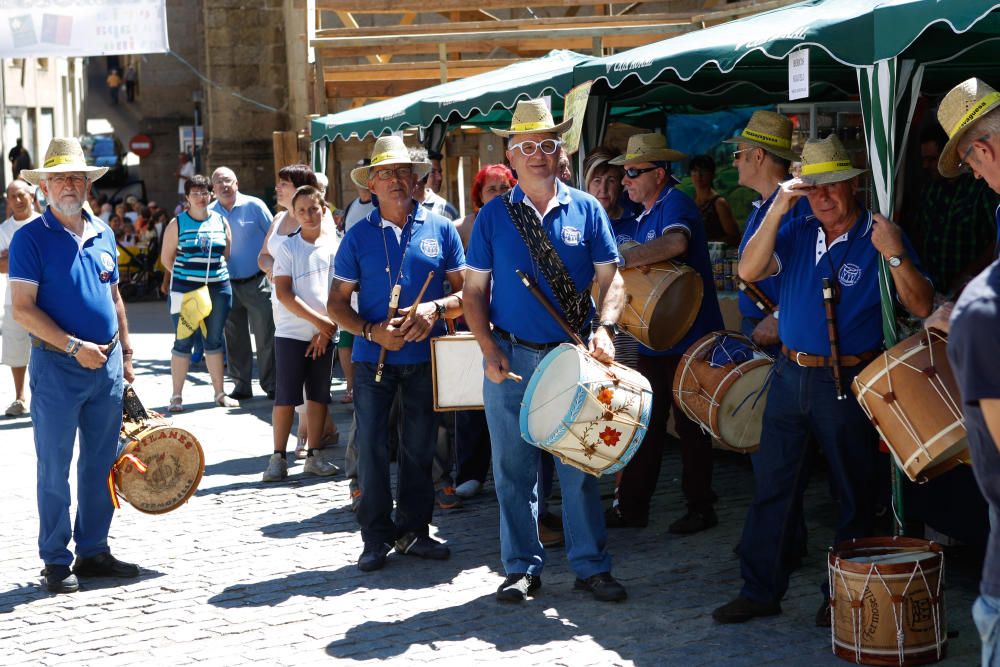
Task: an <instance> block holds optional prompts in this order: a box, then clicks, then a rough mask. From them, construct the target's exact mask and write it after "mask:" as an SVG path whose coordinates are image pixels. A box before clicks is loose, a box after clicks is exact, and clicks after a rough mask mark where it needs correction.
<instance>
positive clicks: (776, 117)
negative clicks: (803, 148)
mask: <svg viewBox="0 0 1000 667" xmlns="http://www.w3.org/2000/svg"><path fill="white" fill-rule="evenodd" d="M722 143H724V144H747V145H748V146H755V147H757V148H763V149H764V150H766V151H767V152H768V153H773V154H774V155H777V156H778V157H780V158H783V159H785V160H789V161H791V162H797V161H798V159H799V156H798V155H796V154H795V153H794V152H792V121H790V120H789V119H788V118H787V117H786V116H783V115H782V114H780V113H775V112H773V111H764V110H760V111H754V112H753V115H752V116H750V120H749V121H748V122H747V126H746V127H745V128H743V131H742V132H740V133H739V134H737V135H736V136H735V137H733V138H732V139H726V140H725V141H723V142H722Z"/></svg>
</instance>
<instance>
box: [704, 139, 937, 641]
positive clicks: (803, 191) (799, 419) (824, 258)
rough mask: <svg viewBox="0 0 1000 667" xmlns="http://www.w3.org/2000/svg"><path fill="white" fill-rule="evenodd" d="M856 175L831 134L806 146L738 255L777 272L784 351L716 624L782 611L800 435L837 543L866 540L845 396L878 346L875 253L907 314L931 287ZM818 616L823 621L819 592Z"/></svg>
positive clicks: (861, 456) (870, 469)
mask: <svg viewBox="0 0 1000 667" xmlns="http://www.w3.org/2000/svg"><path fill="white" fill-rule="evenodd" d="M864 172H865V170H864V169H856V168H854V166H853V165H852V164H851V159H850V154H849V153H848V152H847V150H846V149H845V148H844V146H843V145H842V144H841V143H840V140H839V139H838V138H837V137H836V135H831V136H829V137H827V138H826V139H823V140H813V141H809V142H807V143H806V145H805V147H804V148H803V150H802V171H801V176H800V177H799V178H794V179H791V180H788V181H785V182H783V183H782V184H781V188H780V190H779V191H778V193H777V195H776V196H775V198H774V201H773V203H772V204H771V207H770V209H769V210H768V212H767V215H766V216H765V217H764V220H763V222H762V223H761V225H760V227H759V228H758V230H757V231H756V233H755V234H754V235H753V237H752V238H751V239H750V240H749V241H748V242H747V244H746V247H745V248H744V250H743V255H742V257H741V258H740V264H739V274H740V278H742V279H743V280H749V281H758V280H761V279H763V278H766V277H768V276H773V275H776V274H780V275H781V277H782V280H781V285H780V291H779V293H778V294H779V302H780V303H781V304H782V310H781V317H780V318H779V320H778V334H779V336H780V338H781V342H782V348H781V349H782V354H781V356H779V357H778V358H777V360H776V362H775V366H774V378H773V380H772V383H771V389H770V393H769V394H768V398H767V406H766V407H765V412H764V426H763V432H762V433H761V443H760V450H759V451H758V452H756V453H755V454H753V457H754V460H753V468H754V478H755V480H756V492H755V495H754V499H753V502H752V504H751V506H750V509H749V511H748V513H747V518H746V522H745V523H744V526H743V536H742V540H741V545H740V550H739V552H740V565H741V573H742V576H743V582H744V583H743V588H742V590H741V591H740V594H739V596H738V597H737V598H736V599H734V600H733V601H731V602H729V603H727V604H725V605H723V606H722V607H719V608H718V609H716V610H715V611H714V612H713V613H712V616H713V618H715V620H716V621H717V622H719V623H739V622H743V621H747V620H750V619H751V618H754V617H757V616H772V615H775V614H779V613H781V604H780V600H781V598H782V596H783V595H784V594H785V591H786V590H787V588H788V576H789V565H788V558H787V554H788V552H789V547H790V544H791V541H792V540H794V539H795V535H794V533H795V529H794V525H795V524H794V522H795V521H796V517H798V516H799V515H800V513H801V511H802V497H803V493H804V491H805V485H804V484H802V483H801V479H800V477H801V475H803V474H804V471H805V469H806V457H807V455H808V450H809V448H808V447H806V446H805V443H806V441H807V437H808V435H809V434H810V433H811V434H812V435H814V436H815V439H816V441H817V442H818V443H819V445H820V447H821V449H822V450H823V453H824V454H825V456H826V459H827V462H828V468H829V474H830V485H831V488H832V491H833V496H834V497H835V498H836V499H837V500H838V503H839V507H840V519H839V521H838V524H837V531H836V535H835V542H840V541H843V540H847V539H851V538H857V537H866V536H868V535H869V534H870V533H871V530H872V520H873V518H874V514H875V513H874V501H875V497H874V496H875V492H876V489H877V488H878V484H877V479H878V470H877V467H876V457H877V451H878V449H877V442H878V437H877V434H876V432H875V429H874V428H872V425H871V424H870V422H869V421H868V418H867V417H866V416H865V413H864V412H863V411H862V409H861V406H860V405H859V404H858V403H857V401H854V400H853V399H852V398H851V397H849V396H844V394H845V393H847V392H849V391H850V390H849V387H850V384H851V381H852V380H853V379H854V377H855V376H856V375H857V374H858V373H859V372H860V371H861V370H862V369H863V368H864V367H865V366H866V365H867V362H868V361H870V360H871V359H873V358H875V357H876V356H878V355H879V354H880V351H881V349H882V300H881V295H880V290H879V262H880V260H881V259H885V260H886V262H887V264H888V266H889V267H890V268H889V271H890V272H891V274H892V281H893V283H894V284H895V286H896V290H897V294H898V298H899V301H900V303H902V305H903V306H904V307H905V308H906V309H907V310H908V311H910V312H911V313H912V314H914V315H916V316H917V317H926V316H927V314H928V313H930V310H931V303H932V300H933V296H934V288H933V286H932V285H931V283H930V281H929V280H927V278H926V277H925V276H924V275H923V273H922V272H921V270H920V268H919V266H918V264H917V257H916V254H915V253H914V252H913V249H912V247H911V246H910V243H909V241H908V240H907V239H906V237H905V236H904V235H903V233H902V231H901V230H900V228H899V227H898V226H897V225H895V224H894V223H892V222H890V221H889V220H887V219H886V218H885V217H883V216H881V215H879V214H877V213H872V212H870V211H868V210H866V209H865V207H864V205H863V203H862V202H861V200H860V199H858V180H859V179H858V176H859V175H860V174H863V173H864ZM803 196H805V197H807V198H808V200H809V204H810V206H811V209H812V212H811V213H810V214H808V215H805V217H803V218H795V217H792V218H789V217H788V216H787V215H786V214H788V213H789V212H790V211H792V210H793V206H794V204H795V202H796V201H797V200H798V199H799V198H801V197H803ZM824 279H827V280H830V281H831V282H832V284H833V285H834V288H833V290H832V291H833V299H834V302H835V305H834V306H833V309H834V314H835V321H836V331H837V335H838V341H839V355H838V357H839V358H832V354H833V353H832V352H831V347H832V346H831V342H830V337H829V334H828V331H827V327H825V326H823V323H824V321H825V320H826V312H825V308H824V296H823V293H824V282H823V281H824ZM838 368H839V371H838ZM838 378H839V380H838ZM838 382H839V385H840V386H839V390H840V392H841V395H840V396H838V387H837V384H838ZM824 587H825V584H824ZM816 623H817V625H827V624H829V605H828V600H827V598H826V596H824V598H823V604H822V606H821V607H820V609H819V611H818V613H817V616H816Z"/></svg>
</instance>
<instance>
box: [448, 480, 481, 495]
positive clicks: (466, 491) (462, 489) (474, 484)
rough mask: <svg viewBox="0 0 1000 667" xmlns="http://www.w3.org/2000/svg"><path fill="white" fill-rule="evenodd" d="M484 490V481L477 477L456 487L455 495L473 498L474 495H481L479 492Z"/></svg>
mask: <svg viewBox="0 0 1000 667" xmlns="http://www.w3.org/2000/svg"><path fill="white" fill-rule="evenodd" d="M482 490H483V483H482V482H480V481H479V480H476V479H470V480H468V481H466V482H462V483H461V484H459V485H458V486H456V487H455V495H456V496H458V497H460V498H472V497H473V496H477V495H479V492H480V491H482Z"/></svg>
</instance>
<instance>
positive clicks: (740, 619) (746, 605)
mask: <svg viewBox="0 0 1000 667" xmlns="http://www.w3.org/2000/svg"><path fill="white" fill-rule="evenodd" d="M780 613H781V605H780V604H778V603H777V602H768V603H765V602H754V601H753V600H751V599H749V598H745V597H743V596H742V595H741V596H739V597H738V598H736V599H735V600H733V601H732V602H729V603H727V604H724V605H722V606H721V607H719V608H718V609H716V610H715V611H713V612H712V618H714V619H715V622H716V623H726V624H728V623H745V622H746V621H749V620H750V619H751V618H757V617H758V616H777V615H778V614H780Z"/></svg>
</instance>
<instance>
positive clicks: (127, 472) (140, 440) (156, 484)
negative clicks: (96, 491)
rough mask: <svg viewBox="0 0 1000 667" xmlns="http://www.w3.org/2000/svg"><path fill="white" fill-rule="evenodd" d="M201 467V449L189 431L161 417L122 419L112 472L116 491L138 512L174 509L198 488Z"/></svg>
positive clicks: (162, 512) (203, 461) (203, 463)
mask: <svg viewBox="0 0 1000 667" xmlns="http://www.w3.org/2000/svg"><path fill="white" fill-rule="evenodd" d="M127 454H131V455H132V456H134V457H135V458H137V459H138V460H140V461H141V462H142V463H143V464H145V465H146V467H147V470H146V472H145V473H141V472H139V471H138V470H136V468H135V466H134V465H133V464H132V463H131V462H130V461H129V460H128V459H127V458H126V455H127ZM204 471H205V454H204V451H203V450H202V448H201V444H200V443H199V442H198V440H197V438H195V437H194V436H193V435H192V434H191V433H190V432H188V431H186V430H184V429H181V428H177V427H175V426H172V425H170V423H169V422H167V421H166V420H163V419H150V420H147V421H144V422H142V423H135V422H123V423H122V430H121V435H120V436H119V439H118V457H117V459H116V461H115V463H114V465H113V466H112V468H111V476H112V479H113V481H114V485H115V488H116V490H117V492H118V494H119V495H120V496H121V497H123V498H125V500H127V501H128V503H129V504H130V505H132V506H133V507H134V508H135V509H137V510H139V511H140V512H144V513H146V514H165V513H166V512H170V511H172V510H175V509H177V508H178V507H180V506H181V505H183V504H184V503H186V502H187V501H188V499H189V498H190V497H191V496H192V495H194V493H195V492H196V491H197V490H198V484H199V482H201V477H202V474H203V473H204Z"/></svg>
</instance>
